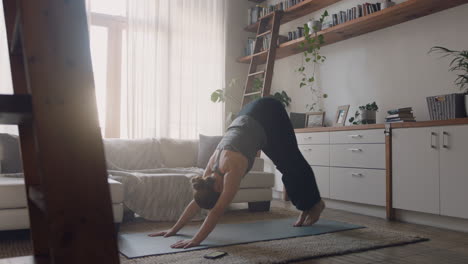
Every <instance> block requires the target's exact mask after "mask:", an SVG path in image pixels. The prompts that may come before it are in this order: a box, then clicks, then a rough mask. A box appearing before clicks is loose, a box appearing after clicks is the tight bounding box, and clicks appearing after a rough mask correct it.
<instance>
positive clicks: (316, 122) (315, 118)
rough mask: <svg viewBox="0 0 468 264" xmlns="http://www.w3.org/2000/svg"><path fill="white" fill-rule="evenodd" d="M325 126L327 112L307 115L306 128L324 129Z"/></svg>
mask: <svg viewBox="0 0 468 264" xmlns="http://www.w3.org/2000/svg"><path fill="white" fill-rule="evenodd" d="M324 124H325V112H310V113H306V124H305V127H323V126H324Z"/></svg>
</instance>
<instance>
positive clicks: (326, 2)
mask: <svg viewBox="0 0 468 264" xmlns="http://www.w3.org/2000/svg"><path fill="white" fill-rule="evenodd" d="M340 1H341V0H304V1H302V2H300V3H299V4H297V5H294V6H292V7H290V8H288V9H286V10H284V13H283V17H282V18H281V25H282V24H285V23H288V22H290V21H292V20H295V19H298V18H300V17H303V16H306V15H308V14H310V13H313V12H315V11H317V10H320V9H322V8H325V7H327V6H330V5H332V4H334V3H336V2H340ZM258 23H259V22H257V23H253V24H251V25H248V26H247V27H245V31H249V32H254V33H257V28H258Z"/></svg>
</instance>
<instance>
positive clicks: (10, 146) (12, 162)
mask: <svg viewBox="0 0 468 264" xmlns="http://www.w3.org/2000/svg"><path fill="white" fill-rule="evenodd" d="M0 160H1V173H20V172H23V163H22V162H21V152H20V145H19V140H18V136H15V135H10V134H5V133H0Z"/></svg>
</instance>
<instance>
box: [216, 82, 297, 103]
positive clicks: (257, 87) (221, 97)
mask: <svg viewBox="0 0 468 264" xmlns="http://www.w3.org/2000/svg"><path fill="white" fill-rule="evenodd" d="M236 84H237V79H232V80H231V81H230V82H229V84H228V87H229V88H231V87H233V86H235V85H236ZM262 88H263V80H262V79H261V78H255V79H254V80H253V85H252V92H259V91H261V90H262ZM270 96H271V97H273V98H275V99H277V100H278V101H280V102H281V104H283V106H284V107H285V108H286V107H288V106H289V105H290V104H291V101H292V99H291V97H289V96H288V94H287V93H286V92H285V91H281V92H276V93H274V94H273V95H270ZM261 97H262V95H261V94H256V95H252V100H256V99H259V98H261ZM227 98H229V99H231V100H233V101H235V102H237V103H238V104H239V105H240V102H239V101H237V100H235V99H234V98H232V97H230V96H228V95H227V94H226V89H217V90H215V91H214V92H213V93H212V94H211V101H212V102H213V103H220V102H225V101H226V99H227Z"/></svg>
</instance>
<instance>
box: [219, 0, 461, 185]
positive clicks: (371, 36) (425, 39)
mask: <svg viewBox="0 0 468 264" xmlns="http://www.w3.org/2000/svg"><path fill="white" fill-rule="evenodd" d="M229 2H230V4H229V8H230V10H229V14H230V18H229V23H237V24H236V25H234V24H231V25H229V28H228V49H227V52H228V54H227V59H226V79H227V80H229V79H230V76H236V78H243V79H242V83H241V86H242V87H241V88H240V89H239V88H238V89H237V90H236V91H232V92H233V93H235V94H236V95H237V96H238V98H240V96H241V95H242V88H243V82H244V80H245V77H246V76H245V75H246V73H247V70H248V67H247V64H245V65H244V66H242V65H239V64H238V63H235V59H236V58H237V57H239V56H240V55H241V54H242V53H243V46H244V43H245V41H246V39H247V36H248V35H252V34H249V33H245V32H244V33H240V32H239V30H242V28H243V27H244V26H245V24H246V16H247V15H246V14H247V11H246V10H247V6H248V5H249V4H245V2H247V1H236V0H230V1H229ZM268 2H269V3H274V2H276V1H271V0H270V1H268ZM364 2H372V3H375V2H378V1H376V0H372V1H369V0H367V1H364V0H346V1H341V2H339V3H337V4H335V5H332V6H330V7H328V8H327V10H328V11H329V13H331V14H333V13H336V12H337V11H340V10H346V9H348V8H350V7H352V6H355V5H357V4H360V3H364ZM395 2H397V3H401V2H403V0H397V1H395ZM323 11H324V10H319V11H318V12H316V13H313V14H310V15H308V16H305V17H303V18H301V19H298V20H295V21H292V22H290V23H287V24H284V25H282V27H281V30H280V33H281V34H283V35H287V32H288V31H291V30H293V29H294V28H296V27H298V26H302V25H303V24H304V23H306V22H307V21H308V20H309V19H312V18H316V19H317V18H319V16H320V15H321V14H322V13H323ZM466 14H468V4H465V5H462V6H458V7H456V8H452V9H449V10H445V11H442V12H439V13H435V14H432V15H429V16H426V17H422V18H419V19H415V20H412V21H409V22H405V23H402V24H399V25H396V26H393V27H389V28H385V29H382V30H379V31H375V32H371V33H368V34H365V35H362V36H359V37H355V38H352V39H348V40H345V41H342V42H338V43H335V44H332V45H329V46H325V47H324V48H322V54H323V55H325V56H326V57H327V61H326V62H325V64H323V65H322V67H321V68H320V70H319V71H318V72H317V76H318V77H319V78H318V84H319V86H320V87H321V88H322V89H323V92H325V93H327V94H328V95H329V98H328V99H325V101H324V102H323V103H324V104H323V108H324V110H325V111H326V123H327V125H331V124H332V122H333V121H332V119H333V118H334V116H335V113H336V108H337V107H338V106H340V105H346V104H350V105H351V109H350V113H349V115H348V117H349V116H350V115H351V114H353V113H354V111H355V110H356V108H357V106H358V105H361V104H365V103H368V102H372V101H376V102H377V103H378V105H379V106H380V108H381V111H379V112H378V114H377V122H378V123H383V122H384V118H385V113H386V110H388V109H391V108H396V107H406V106H412V107H413V109H414V114H415V116H416V119H417V120H419V121H424V120H428V119H429V114H428V111H427V106H426V101H425V98H426V97H427V96H432V95H438V94H446V93H452V92H458V90H457V88H456V87H454V85H453V81H454V79H455V75H454V74H453V73H449V72H448V71H447V69H448V63H449V60H448V59H439V58H438V55H435V54H431V55H429V54H427V51H428V50H429V49H430V48H431V47H432V46H436V45H439V46H445V47H448V48H451V49H458V50H460V49H468V16H467V15H466ZM239 23H240V24H239ZM239 37H241V38H242V39H241V40H239V39H237V38H239ZM325 41H326V40H325ZM229 45H231V46H230V47H231V49H230V48H229ZM301 64H302V54H298V55H294V56H290V57H287V58H284V59H281V60H278V61H276V64H275V73H274V77H273V84H272V92H275V91H280V90H286V91H287V92H288V94H289V95H290V96H291V97H292V100H293V102H292V105H291V107H290V110H291V111H295V112H305V111H306V104H308V103H310V94H309V91H308V90H307V89H304V88H302V89H300V88H299V76H298V75H297V73H296V72H295V69H297V68H298V66H300V65H301ZM233 90H234V89H233ZM237 108H238V106H236V105H235V103H233V102H231V103H227V104H226V111H232V110H233V109H237ZM264 158H266V157H264ZM265 168H266V170H267V171H271V172H275V173H276V177H275V178H276V179H275V180H276V183H275V190H278V191H282V184H281V174H280V173H278V172H277V171H275V167H274V165H273V164H272V163H271V161H270V162H268V161H266V162H265Z"/></svg>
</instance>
